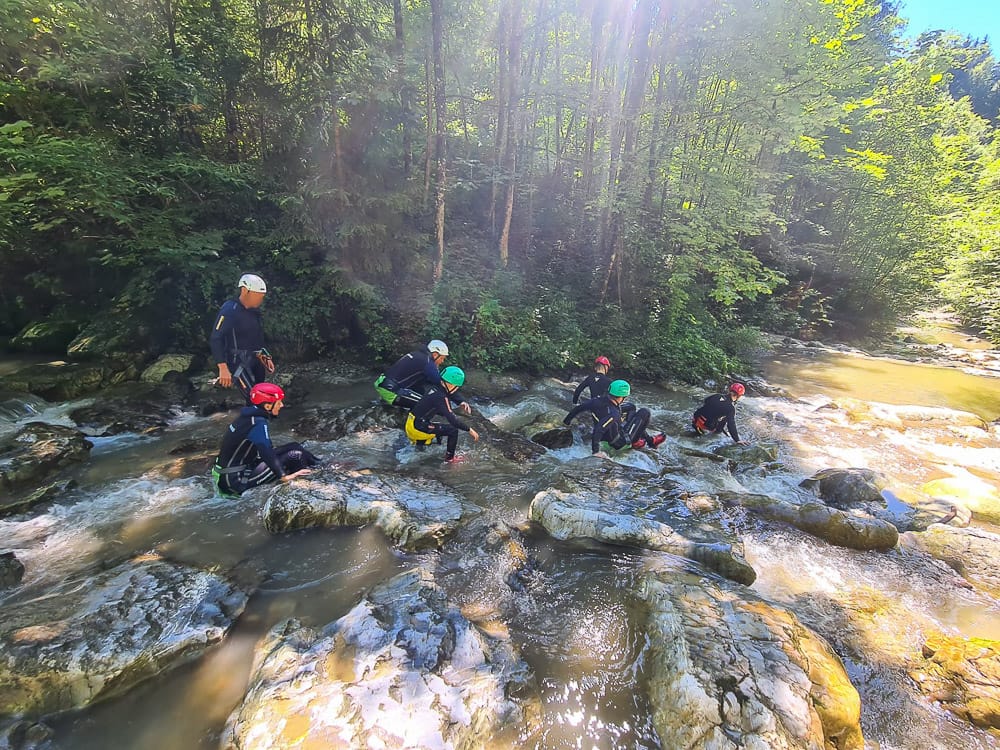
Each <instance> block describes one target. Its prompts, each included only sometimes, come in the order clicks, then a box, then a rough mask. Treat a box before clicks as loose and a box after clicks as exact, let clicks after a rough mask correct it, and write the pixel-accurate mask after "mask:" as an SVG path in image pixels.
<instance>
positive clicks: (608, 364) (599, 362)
mask: <svg viewBox="0 0 1000 750" xmlns="http://www.w3.org/2000/svg"><path fill="white" fill-rule="evenodd" d="M594 364H595V365H604V366H605V367H611V360H610V359H608V358H607V357H605V356H604V355H603V354H602V355H601V356H600V357H598V358H597V359H595V360H594Z"/></svg>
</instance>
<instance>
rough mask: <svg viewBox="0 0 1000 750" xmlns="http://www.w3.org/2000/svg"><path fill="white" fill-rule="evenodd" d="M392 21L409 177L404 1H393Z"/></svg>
mask: <svg viewBox="0 0 1000 750" xmlns="http://www.w3.org/2000/svg"><path fill="white" fill-rule="evenodd" d="M392 20H393V26H394V27H395V30H396V86H397V87H398V88H399V111H400V114H399V126H400V129H401V130H402V131H403V133H402V134H403V174H404V175H405V176H406V177H409V176H410V164H411V163H412V162H413V143H412V140H411V137H410V87H409V84H408V83H407V82H406V59H405V53H406V46H405V39H404V36H403V3H402V0H392Z"/></svg>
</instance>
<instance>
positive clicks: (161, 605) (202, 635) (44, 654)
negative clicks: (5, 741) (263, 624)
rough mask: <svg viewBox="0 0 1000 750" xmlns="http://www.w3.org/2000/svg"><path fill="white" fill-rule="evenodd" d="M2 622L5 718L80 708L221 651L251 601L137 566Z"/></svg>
mask: <svg viewBox="0 0 1000 750" xmlns="http://www.w3.org/2000/svg"><path fill="white" fill-rule="evenodd" d="M48 593H49V595H48V596H44V597H38V598H35V599H32V600H31V601H26V602H24V603H21V604H13V605H8V606H6V607H5V608H4V616H3V619H2V620H0V714H26V715H31V716H37V715H41V714H49V713H54V712H58V711H66V710H70V709H75V708H81V707H83V706H86V705H89V704H91V703H93V702H95V701H98V700H102V699H105V698H108V697H111V696H113V695H118V694H120V693H123V692H125V691H126V690H128V689H129V688H131V687H132V686H134V685H136V684H137V683H139V682H141V681H143V680H145V679H147V678H149V677H152V676H153V675H156V674H158V673H160V672H163V671H165V670H167V669H169V668H171V667H174V666H177V665H178V664H180V663H182V662H185V661H188V660H190V659H193V658H195V657H197V656H199V655H200V654H201V653H202V652H204V651H205V650H206V649H207V648H208V647H209V646H211V645H212V644H214V643H217V642H219V641H220V640H221V639H222V638H223V636H224V635H225V634H226V632H227V631H228V630H229V628H230V626H231V625H232V624H233V622H234V621H235V619H236V618H237V617H238V616H239V614H240V613H241V612H242V611H243V608H244V606H245V605H246V601H247V593H246V592H245V591H242V590H240V589H239V588H237V587H236V585H235V584H233V583H231V582H229V581H228V580H226V579H224V578H222V577H220V576H218V575H216V574H214V573H208V572H206V571H202V570H197V569H194V568H190V567H187V566H184V565H179V564H174V563H170V562H167V561H164V560H160V559H144V560H135V561H130V562H127V563H124V564H122V565H119V566H117V567H115V568H112V569H110V570H107V571H104V572H102V573H99V574H97V575H96V576H94V577H92V578H89V579H83V580H74V581H67V582H66V583H65V584H63V585H62V586H61V587H60V589H59V590H58V591H51V592H48Z"/></svg>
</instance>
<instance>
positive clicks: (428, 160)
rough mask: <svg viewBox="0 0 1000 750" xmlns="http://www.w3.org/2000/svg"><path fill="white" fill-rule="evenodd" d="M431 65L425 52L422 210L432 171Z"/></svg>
mask: <svg viewBox="0 0 1000 750" xmlns="http://www.w3.org/2000/svg"><path fill="white" fill-rule="evenodd" d="M432 68H433V63H432V62H431V51H430V50H429V49H428V50H427V55H426V56H425V57H424V74H425V87H426V91H427V96H426V97H425V101H426V103H427V112H426V117H427V141H426V145H425V147H424V208H426V207H427V201H428V200H429V199H430V194H431V172H432V171H433V169H434V76H433V74H432V72H431V71H432Z"/></svg>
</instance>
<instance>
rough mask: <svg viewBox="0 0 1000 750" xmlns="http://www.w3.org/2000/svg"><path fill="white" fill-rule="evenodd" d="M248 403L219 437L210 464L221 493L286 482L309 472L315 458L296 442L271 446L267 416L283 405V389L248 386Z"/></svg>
mask: <svg viewBox="0 0 1000 750" xmlns="http://www.w3.org/2000/svg"><path fill="white" fill-rule="evenodd" d="M250 401H251V402H252V404H253V405H252V406H247V407H245V408H244V409H243V410H242V411H241V412H240V415H239V417H237V418H236V421H235V422H233V423H232V424H231V425H229V429H228V430H227V431H226V434H225V436H224V437H223V438H222V447H221V448H220V449H219V456H218V457H217V458H216V459H215V466H214V467H213V468H212V483H213V485H214V486H215V487H217V488H218V490H219V493H220V494H221V495H222V496H223V497H239V496H240V495H241V494H243V493H244V492H246V491H247V490H249V489H250V488H252V487H257V486H259V485H262V484H265V483H267V482H277V481H281V482H289V481H291V480H292V479H295V478H296V477H300V476H303V475H305V474H309V473H310V472H309V467H310V466H315V465H316V464H317V463H319V459H318V458H316V456H314V455H313V454H312V453H310V452H309V451H308V450H306V449H305V448H303V447H302V446H301V445H299V444H298V443H287V444H286V445H282V446H280V447H278V448H275V447H274V445H273V444H272V443H271V435H270V433H269V432H268V420H270V419H271V418H272V417H277V416H278V413H279V412H280V411H281V409H282V407H283V406H284V405H285V392H284V391H283V390H282V389H281V388H280V387H279V386H277V385H275V384H274V383H258V384H257V385H255V386H254V387H253V388H252V389H250Z"/></svg>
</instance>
